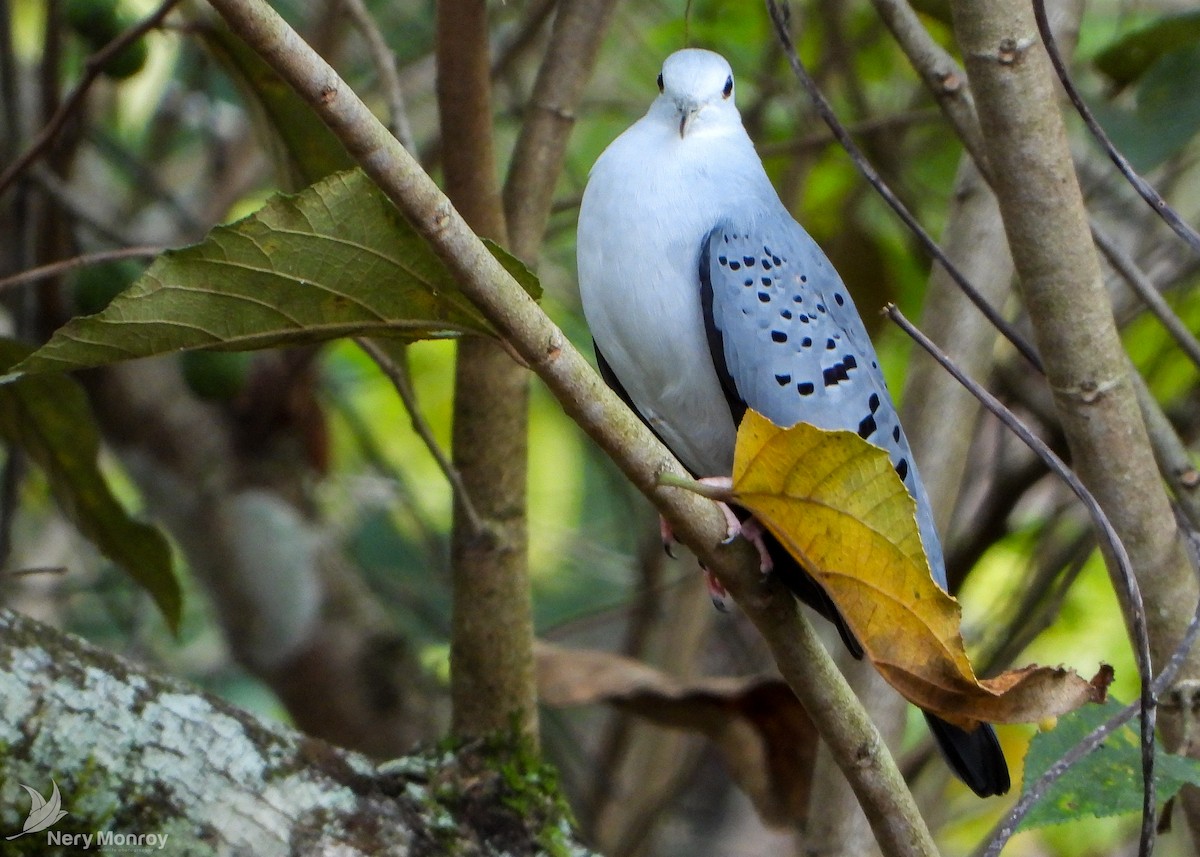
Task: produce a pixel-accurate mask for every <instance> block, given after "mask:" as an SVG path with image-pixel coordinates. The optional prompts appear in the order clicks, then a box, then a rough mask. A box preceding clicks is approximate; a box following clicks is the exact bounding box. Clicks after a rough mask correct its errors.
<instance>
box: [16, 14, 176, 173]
mask: <svg viewBox="0 0 1200 857" xmlns="http://www.w3.org/2000/svg"><path fill="white" fill-rule="evenodd" d="M178 3H179V0H164V2H163V4H162V5H161V6H159V7H158V8H157V9H156V10H154V12H153V13H152V14H150V15H149V16H148V17H146V18H143V19H142V20H141V21H138V22H137V23H136V24H134V25H133V26H132V27H130V28H129V29H128V30H125V31H124V32H123V33H121V34H120V35H119V36H117V37H116V38H115V39H113V40H112V41H111V42H109V43H108V44H107V45H105V46H104V47H102V48H101V49H100V50H98V51H96V52H95V53H94V54H92V55H91V56H89V57H88V58H87V60H85V61H84V64H83V77H82V78H80V80H79V83H77V84H76V85H75V88H74V89H73V90H71V94H70V95H68V96H67V97H66V98H65V99H63V102H62V104H60V105H59V107H58V109H57V110H55V111H54V115H53V116H51V117H50V121H49V122H47V123H46V127H44V128H43V129H42V130H41V132H39V133H38V135H37V137H36V138H35V139H34V141H33V143H32V144H30V146H29V148H28V149H26V150H25V153H24V154H23V155H21V157H19V158H17V160H16V161H14V162H13V164H12V165H11V166H10V167H9V168H8V169H6V170H5V171H4V172H3V173H0V194H3V193H4V191H5V190H6V189H7V188H8V186H9V185H10V184H12V183H13V180H14V179H15V178H16V177H17V176H19V175H20V174H21V173H22V172H24V171H25V170H26V169H28V168H29V165H30V164H32V163H33V162H34V161H36V160H37V159H38V158H40V157H41V156H42V155H43V154H45V152H46V148H47V147H48V146H49V145H50V141H51V140H53V139H54V137H55V135H56V134H58V132H59V131H60V130H61V129H62V126H63V124H64V123H65V122H66V121H67V118H68V117H70V115H71V114H72V113H73V112H75V110H76V109H78V107H79V105H80V103H81V102H82V101H83V99H84V96H86V95H87V92H88V89H90V88H91V85H92V83H93V82H95V80H96V78H97V77H99V76H100V73H101V72H102V71H104V66H105V65H107V64H108V61H109V60H110V59H112V58H113V57H114V56H116V55H117V54H119V53H120V52H121V51H123V50H124V49H125V48H126V47H128V46H129V45H131V44H133V43H134V42H136V41H137V40H138V39H140V38H141V37H142V36H144V35H145V34H146V33H148V32H150V31H151V30H153V29H154V28H155V27H157V26H158V25H159V24H160V23H162V20H163V19H164V18H165V17H167V14H168V13H170V11H171V10H172V9H173V8H175V6H176V5H177V4H178Z"/></svg>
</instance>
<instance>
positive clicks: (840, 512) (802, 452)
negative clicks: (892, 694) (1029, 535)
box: [733, 411, 1106, 729]
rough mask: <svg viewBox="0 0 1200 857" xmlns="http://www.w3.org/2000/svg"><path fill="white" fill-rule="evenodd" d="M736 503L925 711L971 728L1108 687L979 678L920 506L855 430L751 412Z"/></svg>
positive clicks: (1075, 680) (1097, 694)
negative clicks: (926, 540) (938, 576)
mask: <svg viewBox="0 0 1200 857" xmlns="http://www.w3.org/2000/svg"><path fill="white" fill-rule="evenodd" d="M733 493H734V499H735V501H736V502H737V503H738V504H739V505H741V506H744V507H745V508H746V509H748V510H750V511H751V512H752V513H753V514H754V516H755V517H756V518H757V519H758V520H759V521H760V522H761V523H762V524H763V526H765V527H766V528H767V529H768V530H769V531H770V532H771V533H772V534H773V535H774V536H775V537H776V538H777V539H778V540H779V541H780V543H781V544H782V545H783V546H784V547H785V548H786V549H787V550H788V552H789V553H791V554H792V556H794V557H795V558H796V560H797V561H798V562H799V563H800V564H801V565H802V566H803V567H804V569H805V570H806V571H807V572H808V573H809V574H811V575H812V576H813V578H815V579H816V581H817V582H818V583H819V584H820V585H821V586H822V587H823V588H824V589H825V591H826V592H827V593H828V594H829V597H830V598H832V599H833V602H834V603H835V604H836V605H837V607H838V610H839V611H840V612H841V614H842V616H843V617H844V618H845V620H846V623H847V625H849V627H850V629H851V630H852V631H853V632H854V634H855V636H856V637H857V638H858V640H859V641H860V642H861V643H862V646H863V648H864V650H865V651H866V653H867V656H868V657H869V658H870V659H871V661H872V662H873V663H874V664H875V666H876V668H878V670H879V672H880V673H881V674H882V675H883V677H884V678H885V679H886V680H887V681H888V683H890V684H891V685H892V686H893V687H895V688H896V689H897V690H898V691H899V692H900V693H901V694H902V695H903V696H904V697H905V698H906V699H908V700H910V701H911V702H914V703H916V704H917V705H919V706H920V707H921V708H923V709H925V710H926V711H930V712H932V713H934V714H937V715H939V716H940V717H942V718H943V719H945V720H948V721H950V722H951V723H954V724H957V725H959V726H961V727H963V728H965V729H973V728H974V727H975V726H976V725H977V724H978V723H980V722H990V723H1026V722H1032V721H1037V720H1041V719H1043V718H1045V717H1051V716H1055V715H1058V714H1062V713H1064V712H1066V711H1070V710H1071V709H1073V708H1077V707H1078V706H1079V705H1081V704H1083V703H1084V702H1087V701H1089V700H1096V699H1102V698H1103V692H1104V687H1105V686H1106V682H1104V681H1103V680H1102V679H1101V678H1100V677H1098V678H1097V680H1096V682H1095V684H1093V683H1089V682H1088V681H1086V680H1085V679H1084V678H1082V677H1081V676H1079V675H1078V674H1076V673H1074V672H1072V671H1070V670H1065V669H1052V668H1048V667H1026V668H1025V669H1022V670H1013V671H1010V672H1007V673H1004V674H1003V675H1001V676H998V677H996V678H994V679H988V680H986V681H984V682H980V681H978V680H977V679H976V678H975V674H974V672H973V671H972V669H971V663H970V661H969V660H968V659H967V653H966V650H965V649H964V647H963V641H962V636H961V634H960V632H959V626H960V622H961V612H960V610H959V606H958V602H957V601H955V600H954V599H953V598H951V597H950V596H949V595H948V594H946V593H945V592H943V591H942V589H941V588H940V587H939V586H938V585H937V584H936V583H935V582H934V581H933V578H932V577H931V576H930V572H929V561H928V560H927V559H926V557H925V551H924V549H923V548H922V546H921V536H920V532H919V530H918V529H917V520H916V504H915V503H914V502H913V499H912V497H911V496H910V495H909V493H908V490H907V489H906V488H905V487H904V483H903V482H901V481H900V477H899V476H897V475H896V471H895V470H894V469H893V468H892V463H891V461H890V460H889V459H888V455H887V453H886V452H885V451H884V450H882V449H880V448H879V447H877V446H874V445H872V444H870V443H867V442H866V441H865V440H863V439H862V438H860V437H859V436H858V435H856V434H854V433H853V432H848V431H824V430H822V429H818V428H816V427H815V426H810V425H806V424H804V423H801V424H798V425H796V426H794V427H793V428H790V429H781V428H779V427H778V426H776V425H774V424H773V423H771V422H770V421H769V420H767V419H766V418H765V417H763V416H761V415H759V414H757V413H755V412H753V411H748V412H747V413H746V417H745V419H743V420H742V425H741V428H740V429H739V431H738V443H737V451H736V453H735V456H734V463H733Z"/></svg>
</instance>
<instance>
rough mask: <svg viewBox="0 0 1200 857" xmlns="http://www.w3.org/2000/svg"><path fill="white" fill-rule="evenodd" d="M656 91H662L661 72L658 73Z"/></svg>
mask: <svg viewBox="0 0 1200 857" xmlns="http://www.w3.org/2000/svg"><path fill="white" fill-rule="evenodd" d="M658 91H659V92H662V91H663V82H662V72H659V73H658Z"/></svg>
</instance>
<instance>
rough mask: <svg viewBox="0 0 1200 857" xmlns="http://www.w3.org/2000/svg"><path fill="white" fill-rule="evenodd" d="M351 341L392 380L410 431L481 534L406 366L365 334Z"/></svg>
mask: <svg viewBox="0 0 1200 857" xmlns="http://www.w3.org/2000/svg"><path fill="white" fill-rule="evenodd" d="M354 344H355V345H357V346H358V347H359V348H361V349H362V350H363V351H365V352H366V354H367V356H368V357H370V358H371V359H372V360H373V361H375V365H377V366H378V367H379V369H380V371H381V372H383V374H384V375H385V376H386V377H387V379H388V380H389V381H391V382H392V386H393V387H395V388H396V393H397V394H398V395H399V396H400V401H401V402H403V403H404V408H405V410H407V411H408V416H409V419H411V420H412V428H413V431H415V432H416V433H417V437H419V438H421V440H422V442H424V444H425V448H426V449H428V450H429V454H430V455H432V456H433V460H434V461H436V462H437V465H438V467H439V468H440V469H441V471H442V473H443V474H444V475H445V477H446V481H447V482H449V483H450V487H451V488H452V489H453V491H454V497H455V499H456V500H457V501H458V502H459V503H460V504H461V505H462V510H463V514H464V515H466V518H467V522H468V523H469V524H470V527H471V532H472V533H473V534H476V535H478V534H479V533H482V532H483V519H482V518H480V517H479V513H478V512H477V511H476V510H475V504H474V503H472V502H471V497H470V495H468V493H467V487H466V486H465V485H464V484H463V481H462V476H460V475H459V472H458V470H457V469H455V467H454V463H453V462H451V461H450V458H449V456H447V455H446V453H445V452H443V451H442V447H441V446H440V445H439V444H438V442H437V438H435V437H434V436H433V429H432V428H431V427H430V425H429V423H428V422H426V420H425V415H424V414H423V413H421V408H420V406H419V405H418V404H417V393H416V391H415V390H414V389H413V386H412V379H411V378H409V377H408V370H407V367H404V366H400V365H399V364H398V363H396V361H394V360H392V358H391V356H390V355H389V354H388V353H387V352H386V351H384V350H383V349H382V348H380V347H379V345H378V343H375V342H372V341H371V340H370V339H367V338H366V337H364V336H359V337H355V339H354Z"/></svg>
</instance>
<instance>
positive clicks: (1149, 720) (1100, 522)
mask: <svg viewBox="0 0 1200 857" xmlns="http://www.w3.org/2000/svg"><path fill="white" fill-rule="evenodd" d="M886 312H887V315H888V317H889V318H891V320H892V321H894V322H896V324H897V325H899V326H900V329H901V330H903V331H904V332H905V333H907V334H908V335H909V336H910V337H912V339H913V341H915V342H916V343H917V344H918V345H920V346H921V347H922V348H924V349H925V350H926V351H927V352H928V353H929V354H930V355H931V356H932V357H933V358H934V359H935V360H937V361H938V363H940V364H941V365H942V367H943V368H945V369H946V371H947V372H949V373H950V374H951V375H953V376H954V377H955V378H956V379H957V380H958V382H959V383H960V384H962V385H963V386H964V387H966V388H967V389H968V390H970V391H971V394H972V395H974V396H975V398H977V399H979V401H980V402H982V403H983V405H984V407H986V408H987V409H988V410H989V411H991V412H992V413H993V414H995V415H996V416H997V417H999V418H1000V420H1001V421H1002V422H1003V423H1004V425H1006V426H1007V427H1008V428H1009V429H1010V430H1011V431H1012V432H1013V433H1014V434H1015V435H1016V436H1017V437H1019V438H1020V439H1021V440H1022V441H1023V442H1024V443H1025V445H1026V446H1028V447H1029V448H1030V449H1032V450H1033V451H1034V452H1035V453H1037V455H1038V458H1040V459H1041V460H1042V461H1044V462H1045V463H1046V466H1047V467H1049V468H1050V469H1051V470H1052V471H1053V472H1054V473H1055V474H1056V475H1057V476H1058V477H1059V478H1060V479H1062V480H1063V482H1065V483H1066V484H1067V485H1068V487H1070V489H1071V491H1073V492H1074V494H1075V496H1076V497H1078V498H1079V500H1080V502H1082V503H1083V505H1084V507H1085V508H1087V510H1088V514H1089V515H1091V518H1092V522H1093V524H1094V525H1095V527H1096V530H1097V532H1099V534H1100V536H1101V538H1102V539H1103V541H1104V542H1105V544H1106V545H1107V547H1108V553H1109V555H1110V556H1112V557H1114V558H1115V559H1116V565H1117V569H1118V571H1119V575H1118V576H1117V578H1116V579H1117V581H1118V582H1119V583H1120V584H1121V586H1122V590H1123V595H1124V600H1125V603H1126V604H1127V605H1128V607H1127V610H1128V612H1129V614H1130V616H1129V618H1130V622H1131V624H1132V626H1133V633H1134V655H1135V657H1136V659H1137V666H1138V676H1139V678H1140V679H1141V700H1140V704H1141V715H1142V721H1141V724H1142V783H1143V789H1144V791H1143V796H1144V803H1143V819H1145V818H1146V817H1147V816H1148V817H1149V819H1150V834H1149V835H1150V837H1151V840H1153V835H1154V825H1153V820H1154V808H1155V802H1154V750H1155V747H1154V724H1155V719H1156V718H1155V712H1156V710H1157V709H1156V705H1157V701H1156V700H1155V698H1154V692H1153V690H1152V688H1151V681H1152V677H1153V673H1152V672H1151V665H1150V634H1149V631H1148V630H1147V627H1146V610H1145V607H1144V606H1143V604H1142V593H1141V589H1140V588H1139V586H1138V582H1137V577H1136V576H1135V575H1134V573H1133V566H1132V565H1131V564H1130V561H1129V554H1128V553H1127V552H1126V550H1125V545H1124V544H1122V543H1121V538H1120V536H1118V535H1117V531H1116V530H1115V529H1114V528H1113V525H1112V524H1111V523H1110V522H1109V520H1108V515H1106V514H1105V513H1104V510H1103V509H1102V508H1101V507H1100V503H1099V502H1097V500H1096V498H1095V497H1094V496H1093V495H1092V492H1091V491H1089V490H1088V489H1087V487H1086V486H1084V484H1083V482H1082V481H1081V480H1080V479H1079V477H1078V476H1076V475H1075V473H1074V472H1073V471H1072V470H1071V468H1069V467H1067V465H1066V463H1065V462H1063V460H1062V459H1061V458H1059V457H1058V456H1057V455H1055V454H1054V451H1053V450H1051V449H1050V447H1049V446H1047V445H1046V444H1045V443H1044V442H1043V441H1042V439H1041V438H1039V437H1038V436H1037V435H1035V434H1034V433H1033V432H1032V431H1030V430H1029V428H1028V427H1027V426H1026V425H1025V424H1024V423H1022V422H1021V420H1020V419H1018V418H1017V415H1016V414H1014V413H1013V412H1012V411H1010V410H1009V409H1008V408H1006V407H1004V404H1003V403H1002V402H1001V401H1000V400H999V399H997V398H996V397H995V396H993V395H992V394H991V393H989V392H988V391H987V390H985V389H984V388H983V387H981V386H980V385H979V384H977V383H976V382H975V381H973V380H971V379H970V378H968V377H967V376H966V375H964V374H963V373H962V372H961V371H960V370H959V368H958V367H957V366H955V365H954V363H953V362H952V361H951V360H950V358H949V357H947V356H946V354H945V353H944V352H943V351H942V350H941V349H940V348H938V347H937V346H936V345H934V343H933V342H931V341H930V339H929V337H927V336H925V334H923V333H921V331H919V330H917V329H916V328H915V327H914V326H913V325H912V323H911V322H909V320H908V319H907V318H905V317H904V314H903V313H901V312H900V310H899V309H897V308H896V306H895V305H894V304H890V305H889V306H888V308H887V310H886ZM1142 829H1143V836H1145V831H1146V827H1145V824H1144V823H1143V828H1142ZM1143 841H1144V840H1143ZM1145 853H1147V854H1148V853H1149V852H1148V851H1147V852H1145Z"/></svg>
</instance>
